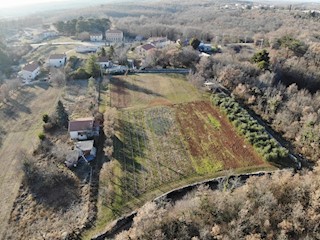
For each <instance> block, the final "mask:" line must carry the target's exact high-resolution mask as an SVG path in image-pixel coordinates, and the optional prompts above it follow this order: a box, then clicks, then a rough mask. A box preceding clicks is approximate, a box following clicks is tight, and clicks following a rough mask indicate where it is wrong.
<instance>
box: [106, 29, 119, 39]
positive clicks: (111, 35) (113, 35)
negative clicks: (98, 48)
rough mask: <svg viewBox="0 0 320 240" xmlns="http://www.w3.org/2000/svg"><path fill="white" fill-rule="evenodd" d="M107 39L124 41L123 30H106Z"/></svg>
mask: <svg viewBox="0 0 320 240" xmlns="http://www.w3.org/2000/svg"><path fill="white" fill-rule="evenodd" d="M106 41H108V42H122V41H123V32H122V31H120V30H108V31H106Z"/></svg>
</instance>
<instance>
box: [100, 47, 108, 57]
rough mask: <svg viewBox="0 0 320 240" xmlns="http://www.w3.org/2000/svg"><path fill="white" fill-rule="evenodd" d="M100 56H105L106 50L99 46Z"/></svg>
mask: <svg viewBox="0 0 320 240" xmlns="http://www.w3.org/2000/svg"><path fill="white" fill-rule="evenodd" d="M99 55H100V57H105V56H106V55H107V53H106V50H105V49H104V47H102V48H101V52H100V53H99Z"/></svg>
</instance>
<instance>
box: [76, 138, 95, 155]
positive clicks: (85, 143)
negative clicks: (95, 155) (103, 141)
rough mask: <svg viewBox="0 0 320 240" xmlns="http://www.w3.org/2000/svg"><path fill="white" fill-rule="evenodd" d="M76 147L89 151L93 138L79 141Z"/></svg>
mask: <svg viewBox="0 0 320 240" xmlns="http://www.w3.org/2000/svg"><path fill="white" fill-rule="evenodd" d="M76 148H78V149H80V150H81V151H83V152H84V151H91V149H92V148H93V140H88V141H79V142H77V143H76Z"/></svg>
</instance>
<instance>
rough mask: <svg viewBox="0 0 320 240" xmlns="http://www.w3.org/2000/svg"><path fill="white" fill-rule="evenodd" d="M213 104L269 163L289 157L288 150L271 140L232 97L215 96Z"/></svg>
mask: <svg viewBox="0 0 320 240" xmlns="http://www.w3.org/2000/svg"><path fill="white" fill-rule="evenodd" d="M212 102H213V103H214V104H216V105H217V106H220V108H221V109H223V111H225V112H226V114H227V116H228V118H229V119H230V121H232V123H233V124H234V126H235V127H236V128H237V129H238V131H239V132H240V133H241V134H242V135H244V136H245V138H246V139H247V140H248V142H250V144H252V145H253V146H254V147H255V148H256V149H257V151H258V152H259V153H261V154H262V155H263V157H264V158H265V159H266V160H268V161H275V160H279V159H284V158H286V157H288V150H287V149H285V148H283V147H281V146H280V145H279V144H278V143H277V141H276V140H274V139H273V138H271V137H270V136H269V135H268V134H267V132H266V130H265V129H264V127H262V126H261V125H260V124H259V123H258V122H257V121H256V120H255V119H253V118H252V117H251V116H250V114H249V113H248V112H247V111H246V110H244V109H243V108H241V106H240V105H239V104H238V103H237V102H236V101H235V100H234V99H232V98H231V97H228V96H226V95H224V94H214V95H213V96H212Z"/></svg>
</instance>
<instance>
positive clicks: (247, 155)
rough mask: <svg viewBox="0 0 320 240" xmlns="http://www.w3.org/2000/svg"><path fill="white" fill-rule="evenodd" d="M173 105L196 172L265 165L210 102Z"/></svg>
mask: <svg viewBox="0 0 320 240" xmlns="http://www.w3.org/2000/svg"><path fill="white" fill-rule="evenodd" d="M175 108H176V115H177V120H178V123H179V125H180V129H181V132H182V135H183V136H184V139H185V141H186V142H187V143H188V147H189V150H190V154H191V156H192V158H193V160H194V164H195V167H196V169H197V172H198V173H206V172H207V173H208V172H210V171H211V170H221V169H235V168H241V167H248V166H253V165H263V164H265V162H264V161H263V160H262V159H261V157H260V156H259V155H258V154H257V153H256V152H255V150H254V149H253V147H252V146H251V145H249V144H247V143H246V142H245V141H244V138H243V137H241V136H239V134H238V133H237V132H236V130H235V128H234V127H233V126H232V125H231V124H230V122H229V121H228V119H227V118H226V117H225V115H224V114H222V113H221V112H220V111H219V110H218V109H217V108H216V107H214V106H212V104H211V103H210V102H208V101H198V102H192V103H188V104H179V105H176V106H175Z"/></svg>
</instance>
